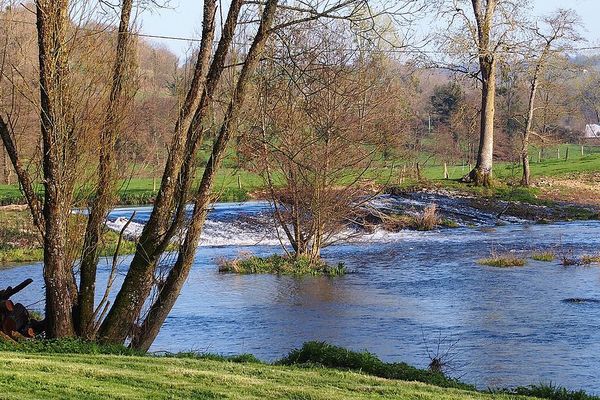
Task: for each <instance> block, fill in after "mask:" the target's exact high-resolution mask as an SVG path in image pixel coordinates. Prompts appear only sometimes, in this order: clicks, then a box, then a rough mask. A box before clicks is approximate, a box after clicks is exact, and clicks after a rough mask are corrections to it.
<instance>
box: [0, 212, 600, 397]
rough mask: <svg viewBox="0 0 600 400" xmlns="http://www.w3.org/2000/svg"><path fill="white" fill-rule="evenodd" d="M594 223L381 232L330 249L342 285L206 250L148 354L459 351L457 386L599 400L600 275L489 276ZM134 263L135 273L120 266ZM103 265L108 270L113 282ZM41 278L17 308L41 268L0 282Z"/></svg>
mask: <svg viewBox="0 0 600 400" xmlns="http://www.w3.org/2000/svg"><path fill="white" fill-rule="evenodd" d="M598 238H600V223H599V222H573V223H561V224H552V225H520V224H512V225H507V226H502V227H495V228H493V229H467V228H461V229H455V230H444V231H439V232H429V233H414V232H411V233H402V234H399V235H391V236H390V240H386V238H385V235H383V236H381V237H378V238H377V240H375V239H373V240H365V241H362V242H360V243H353V244H342V245H337V246H335V247H331V248H329V249H327V250H326V251H325V252H324V256H325V257H326V258H327V259H329V260H331V261H335V262H337V261H343V262H345V263H346V265H347V266H348V267H349V268H350V269H351V270H352V271H353V272H354V273H352V274H349V275H346V276H344V277H340V278H335V279H329V278H317V277H306V278H292V277H278V276H270V275H254V276H252V275H248V276H238V275H223V274H219V273H218V272H217V268H216V264H215V262H216V260H217V259H219V258H220V257H234V256H236V255H237V254H238V252H239V251H241V250H244V251H252V252H254V253H256V254H270V253H272V252H274V251H278V248H277V247H273V246H247V247H240V246H220V247H200V248H199V251H198V255H197V259H196V264H195V267H194V268H193V270H192V272H191V274H190V277H189V280H188V283H187V285H186V286H185V288H184V290H183V292H182V295H181V297H180V299H179V301H178V302H177V304H176V306H175V308H174V310H173V313H172V315H171V316H170V317H169V318H168V319H167V321H166V323H165V325H164V327H163V329H162V331H161V333H160V335H159V337H158V338H157V340H156V343H155V344H154V346H153V348H152V350H154V351H161V350H164V351H181V350H197V351H211V352H217V353H224V354H236V353H244V352H247V353H253V354H255V355H257V356H258V357H259V358H262V359H265V360H274V359H276V358H278V357H281V356H283V355H284V354H285V353H286V352H287V351H289V350H290V349H291V348H293V347H296V346H300V345H301V344H302V343H303V342H304V341H307V340H323V341H327V342H331V343H335V344H338V345H341V346H345V347H349V348H353V349H357V350H361V349H368V350H369V351H371V352H373V353H375V354H377V355H379V356H380V357H382V358H383V359H385V360H388V361H406V362H408V363H411V364H414V365H417V366H420V367H425V366H426V365H427V363H428V361H429V360H428V358H427V351H428V349H429V350H430V351H435V348H436V347H437V346H438V343H440V344H441V348H442V349H445V347H447V346H449V345H451V344H452V343H454V342H457V344H456V346H455V349H454V350H453V354H454V363H453V365H454V368H455V369H454V370H453V371H452V372H453V374H454V375H455V376H461V377H462V379H464V380H465V381H468V382H474V383H476V384H477V385H479V386H480V387H487V386H513V385H523V384H531V383H539V382H550V381H551V382H553V383H557V384H560V385H564V386H567V387H569V388H572V389H579V388H583V389H586V390H588V391H591V392H595V393H600V359H599V358H598V356H597V355H598V354H600V330H599V325H600V304H598V303H568V302H563V301H561V300H563V299H566V298H590V299H600V267H598V266H596V267H562V266H559V265H558V263H557V262H554V263H543V262H535V261H530V262H529V264H528V265H527V266H525V267H523V268H515V269H498V268H492V267H482V266H479V265H477V264H476V260H477V259H478V258H481V257H483V256H486V255H488V254H489V252H490V249H491V248H495V249H497V250H498V251H513V250H514V251H527V250H530V249H533V248H535V249H555V250H557V251H559V250H558V249H557V247H556V246H560V248H561V249H566V250H573V251H574V252H575V254H583V253H588V254H590V253H594V252H597V251H598V250H599V246H598ZM124 265H126V263H124ZM107 274H108V265H105V266H103V268H101V269H100V278H101V280H105V279H106V276H107ZM30 276H31V277H33V278H34V279H35V284H34V285H32V286H30V287H28V288H27V289H26V290H25V291H23V292H22V293H21V294H19V298H17V299H16V300H18V301H21V302H23V303H25V304H30V303H34V302H35V301H37V300H39V299H40V298H41V296H42V293H43V292H42V284H41V280H42V278H41V266H40V265H39V264H34V265H29V266H25V267H16V268H8V269H2V270H0V282H2V285H1V286H5V283H6V284H12V283H16V282H19V281H20V280H22V279H23V278H24V277H30Z"/></svg>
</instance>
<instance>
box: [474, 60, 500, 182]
mask: <svg viewBox="0 0 600 400" xmlns="http://www.w3.org/2000/svg"><path fill="white" fill-rule="evenodd" d="M482 64H483V65H482V77H483V85H482V89H481V91H482V92H481V128H480V136H479V150H478V152H477V163H476V164H475V168H474V169H473V171H471V173H470V174H469V178H470V181H471V182H473V183H475V184H476V185H483V186H490V185H491V179H492V166H493V161H494V115H495V112H496V106H495V102H496V63H495V60H491V61H485V62H483V63H482Z"/></svg>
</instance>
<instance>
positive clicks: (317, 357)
mask: <svg viewBox="0 0 600 400" xmlns="http://www.w3.org/2000/svg"><path fill="white" fill-rule="evenodd" d="M276 364H279V365H308V366H315V365H316V366H323V367H327V368H337V369H343V370H351V371H358V372H363V373H366V374H370V375H375V376H379V377H382V378H386V379H400V380H405V381H418V382H424V383H429V384H431V385H436V386H441V387H453V388H460V389H465V390H475V387H474V386H472V385H468V384H465V383H462V382H460V381H458V380H456V379H452V378H448V377H447V376H445V375H444V374H442V373H440V372H433V371H427V370H422V369H418V368H415V367H412V366H410V365H408V364H405V363H384V362H383V361H381V360H380V359H379V358H377V357H376V356H375V355H373V354H371V353H369V352H366V351H365V352H355V351H350V350H347V349H344V348H342V347H337V346H333V345H330V344H327V343H324V342H307V343H304V345H303V346H302V348H300V349H296V350H292V351H291V352H290V353H289V354H288V355H287V356H286V357H285V358H283V359H281V360H279V361H278V362H277V363H276Z"/></svg>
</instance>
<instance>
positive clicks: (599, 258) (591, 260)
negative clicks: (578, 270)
mask: <svg viewBox="0 0 600 400" xmlns="http://www.w3.org/2000/svg"><path fill="white" fill-rule="evenodd" d="M597 263H600V255H598V254H596V255H593V256H590V255H584V256H582V257H581V264H582V265H590V264H597Z"/></svg>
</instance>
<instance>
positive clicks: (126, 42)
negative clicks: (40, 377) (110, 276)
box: [77, 0, 133, 339]
mask: <svg viewBox="0 0 600 400" xmlns="http://www.w3.org/2000/svg"><path fill="white" fill-rule="evenodd" d="M132 6H133V0H123V3H122V6H121V19H120V23H119V30H118V32H117V51H116V58H115V63H114V66H113V78H112V87H111V91H110V97H109V102H108V108H107V110H106V116H105V120H104V126H103V127H102V131H101V137H100V155H99V164H98V188H97V191H96V195H95V198H94V200H93V202H92V206H91V209H90V213H89V216H88V221H87V226H86V231H85V237H84V242H83V243H84V244H83V253H82V259H81V268H80V270H81V276H80V285H79V302H78V315H77V317H78V333H79V335H80V336H82V337H84V338H86V339H92V338H93V335H94V332H93V331H94V329H93V327H94V325H95V324H94V321H93V318H94V296H95V294H96V270H97V265H98V250H99V249H98V241H99V240H100V235H101V233H102V228H103V226H104V222H105V220H106V216H107V214H108V212H109V210H110V207H111V205H112V204H113V203H114V199H115V197H116V186H115V161H114V153H115V144H116V141H117V137H118V136H119V131H120V121H121V120H122V119H123V115H124V114H125V108H126V105H127V102H128V99H127V93H126V91H127V89H128V88H127V87H126V86H127V83H128V82H127V78H128V73H127V69H128V63H129V62H130V61H131V54H130V53H131V46H130V42H131V36H130V20H131V11H132Z"/></svg>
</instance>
